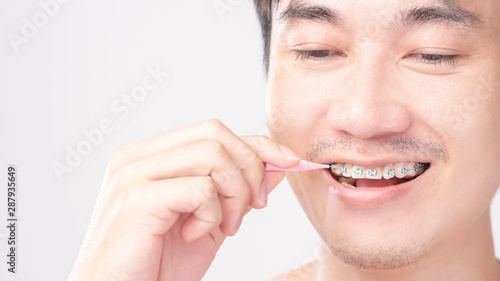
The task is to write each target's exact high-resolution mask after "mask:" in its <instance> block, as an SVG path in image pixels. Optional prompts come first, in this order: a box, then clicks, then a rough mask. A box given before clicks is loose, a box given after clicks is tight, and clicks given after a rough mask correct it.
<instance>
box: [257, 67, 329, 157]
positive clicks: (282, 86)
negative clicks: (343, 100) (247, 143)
mask: <svg viewBox="0 0 500 281" xmlns="http://www.w3.org/2000/svg"><path fill="white" fill-rule="evenodd" d="M281 65H283V67H279V68H274V69H272V70H271V71H272V72H270V73H271V75H270V77H269V80H268V81H269V82H268V85H267V97H266V117H267V124H268V128H269V131H270V133H271V137H272V138H274V139H275V140H277V141H278V142H280V143H283V144H285V145H287V146H289V147H290V148H292V149H293V150H295V152H297V153H299V155H300V156H303V157H304V156H305V155H304V154H305V149H307V148H308V145H307V144H308V141H312V140H317V138H318V137H319V136H320V134H321V132H322V133H323V134H325V132H328V130H329V129H328V128H327V122H326V117H327V113H328V109H329V105H330V102H331V99H332V91H333V90H332V89H331V88H332V86H331V85H329V83H325V82H324V81H325V80H326V79H320V78H318V77H312V75H311V74H307V73H303V72H300V71H289V70H288V69H292V68H291V67H289V66H287V65H286V64H281ZM330 130H331V129H330ZM301 153H304V154H301Z"/></svg>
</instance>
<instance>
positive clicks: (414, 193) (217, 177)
mask: <svg viewBox="0 0 500 281" xmlns="http://www.w3.org/2000/svg"><path fill="white" fill-rule="evenodd" d="M303 2H304V3H309V4H315V5H316V4H321V5H323V6H324V7H328V8H332V9H336V10H337V11H338V12H339V14H340V15H341V16H342V17H343V21H342V22H343V24H344V25H342V26H339V25H338V24H332V23H331V22H328V23H327V22H324V21H310V20H298V21H294V22H293V23H292V24H286V22H283V21H279V20H278V19H279V14H280V13H281V12H282V11H284V10H285V9H286V8H287V7H288V5H289V4H290V2H289V1H281V2H280V5H279V6H278V7H277V8H278V9H277V11H276V12H275V13H277V14H275V16H274V22H273V30H272V42H271V50H270V55H271V56H270V68H269V76H268V88H267V104H266V111H267V115H268V116H267V117H268V119H267V120H268V126H269V129H270V132H271V135H272V139H269V138H266V137H262V136H251V137H239V136H236V135H234V134H233V133H232V132H231V131H230V130H229V129H228V128H226V127H225V126H224V125H223V124H221V123H220V122H219V121H217V120H208V121H204V122H201V123H199V124H195V125H192V126H189V127H186V128H181V129H179V130H175V131H172V132H169V133H167V134H164V135H162V136H159V137H156V138H153V139H149V140H144V141H141V142H138V143H133V144H129V145H126V146H124V147H122V148H120V149H118V150H117V151H116V153H115V154H114V155H113V157H112V159H111V161H110V164H109V168H108V171H107V173H106V178H105V180H104V182H103V185H102V188H101V193H100V195H99V198H98V200H97V204H96V208H95V211H94V215H93V217H92V220H91V223H90V227H89V230H88V232H87V235H86V237H85V240H84V242H83V246H82V249H81V251H80V254H79V256H78V259H77V261H76V263H75V267H74V268H73V271H72V273H71V275H70V277H69V280H72V281H73V280H176V281H178V280H201V278H202V276H203V275H204V274H205V272H206V270H207V269H208V267H209V266H210V263H211V262H212V260H213V259H214V257H215V254H216V252H217V250H218V249H219V247H220V245H221V244H222V243H223V241H224V239H225V238H226V236H228V235H234V234H235V233H236V232H237V230H238V228H239V225H240V223H241V221H242V219H243V217H244V215H245V214H246V213H248V212H249V211H250V210H251V209H252V208H263V207H264V206H265V205H266V203H267V194H268V193H269V192H271V191H272V189H273V188H274V187H275V186H276V185H277V184H278V183H279V182H280V181H281V180H282V179H283V177H284V176H285V174H284V173H279V172H271V173H270V172H265V171H264V165H263V163H264V162H267V163H271V164H273V165H275V166H278V167H282V168H290V167H292V166H294V165H296V164H297V163H298V158H301V159H307V160H312V161H315V162H318V163H332V162H342V163H368V164H370V165H374V166H377V165H382V164H384V163H387V164H388V163H398V162H427V163H430V168H429V169H428V170H427V171H426V172H425V173H424V174H423V175H421V176H420V177H418V178H417V179H416V180H414V184H413V185H412V188H411V190H410V191H409V192H407V193H405V194H404V195H403V196H401V197H398V198H397V200H391V201H389V202H384V203H383V204H382V203H380V204H372V205H370V206H364V205H363V204H361V205H357V204H351V203H352V202H351V203H346V202H344V201H342V200H340V199H339V197H338V195H337V194H336V193H335V192H332V191H334V189H332V182H331V179H330V178H329V177H330V174H329V172H328V171H327V170H317V171H309V172H302V173H288V174H287V179H288V181H289V182H290V184H291V186H292V188H293V189H294V192H295V193H296V195H297V198H298V200H299V202H300V203H301V205H302V207H303V209H304V211H305V213H306V214H307V216H308V217H309V219H310V221H311V223H312V224H313V226H314V227H315V228H316V229H317V231H318V233H319V234H320V236H321V238H322V240H323V243H322V245H321V250H320V254H319V256H318V259H317V261H316V262H315V263H313V264H311V265H308V266H305V267H303V268H299V269H297V270H295V271H293V272H290V273H288V274H285V275H283V276H280V277H278V278H276V279H275V280H316V281H320V280H454V281H461V280H464V281H465V280H487V281H489V280H500V267H499V265H498V261H497V260H496V259H495V256H494V252H493V241H492V235H491V226H490V217H489V205H490V203H491V200H492V198H493V196H494V194H495V192H496V191H497V189H498V186H499V184H500V173H499V172H500V157H499V155H500V134H499V133H498V132H500V64H498V61H499V59H500V42H499V40H500V39H499V38H500V31H499V29H498V28H499V27H500V20H499V19H500V3H498V1H496V0H480V1H471V0H470V1H460V2H458V3H457V4H458V5H460V6H461V7H462V8H464V9H466V10H469V11H476V12H477V13H478V14H479V15H480V19H481V24H480V25H479V26H474V28H473V29H468V28H464V27H463V26H457V25H455V24H449V23H439V24H437V23H432V24H424V25H413V26H397V25H396V26H397V28H396V29H395V28H394V25H392V24H390V23H391V22H392V21H393V20H394V18H397V17H396V15H399V14H400V12H401V11H402V10H405V9H409V8H411V7H414V6H415V5H417V6H422V5H444V3H442V2H439V1H437V0H425V1H396V0H390V1H382V0H357V1H342V0H331V1H326V0H324V1H321V0H315V1H312V0H311V1H307V0H305V1H303ZM447 3H448V5H453V3H452V2H450V1H447ZM306 43H307V44H306ZM297 47H300V48H301V49H300V50H301V51H304V50H330V51H335V52H332V53H329V54H331V56H330V55H329V56H327V58H326V59H325V58H323V59H322V60H317V61H315V60H311V58H309V60H301V59H297ZM422 53H424V54H438V55H448V56H449V55H457V56H458V57H459V59H457V61H456V64H450V63H448V64H446V63H445V64H438V63H437V62H432V63H429V62H428V60H427V61H425V60H422V59H421V56H420V54H422ZM418 58H420V60H419V59H418ZM426 62H427V63H426ZM471 104H472V105H471ZM375 163H378V164H377V165H375Z"/></svg>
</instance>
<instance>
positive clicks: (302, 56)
mask: <svg viewBox="0 0 500 281" xmlns="http://www.w3.org/2000/svg"><path fill="white" fill-rule="evenodd" d="M295 55H296V59H297V60H301V61H306V60H315V61H323V60H328V59H331V58H333V57H335V56H340V57H347V55H346V54H344V53H341V52H338V51H332V50H295Z"/></svg>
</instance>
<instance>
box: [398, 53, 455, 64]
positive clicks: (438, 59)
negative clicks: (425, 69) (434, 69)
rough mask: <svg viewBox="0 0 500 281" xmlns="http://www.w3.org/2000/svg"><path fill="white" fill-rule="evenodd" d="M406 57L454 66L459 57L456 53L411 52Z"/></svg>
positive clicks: (426, 62) (428, 62) (422, 61)
mask: <svg viewBox="0 0 500 281" xmlns="http://www.w3.org/2000/svg"><path fill="white" fill-rule="evenodd" d="M407 57H411V58H413V59H414V60H415V61H417V62H421V63H425V64H433V65H434V66H454V65H455V64H456V63H457V62H458V60H459V59H460V57H459V56H458V55H436V54H411V55H409V56H407Z"/></svg>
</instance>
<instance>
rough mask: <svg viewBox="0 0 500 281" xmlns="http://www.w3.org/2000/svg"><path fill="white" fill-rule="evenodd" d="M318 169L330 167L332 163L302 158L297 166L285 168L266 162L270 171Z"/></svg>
mask: <svg viewBox="0 0 500 281" xmlns="http://www.w3.org/2000/svg"><path fill="white" fill-rule="evenodd" d="M317 169H330V165H326V164H318V163H313V162H309V161H306V160H300V162H299V164H298V165H297V166H295V167H292V168H288V169H283V168H279V167H276V166H274V165H271V164H269V163H266V164H265V170H266V171H268V172H305V171H311V170H317Z"/></svg>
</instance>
